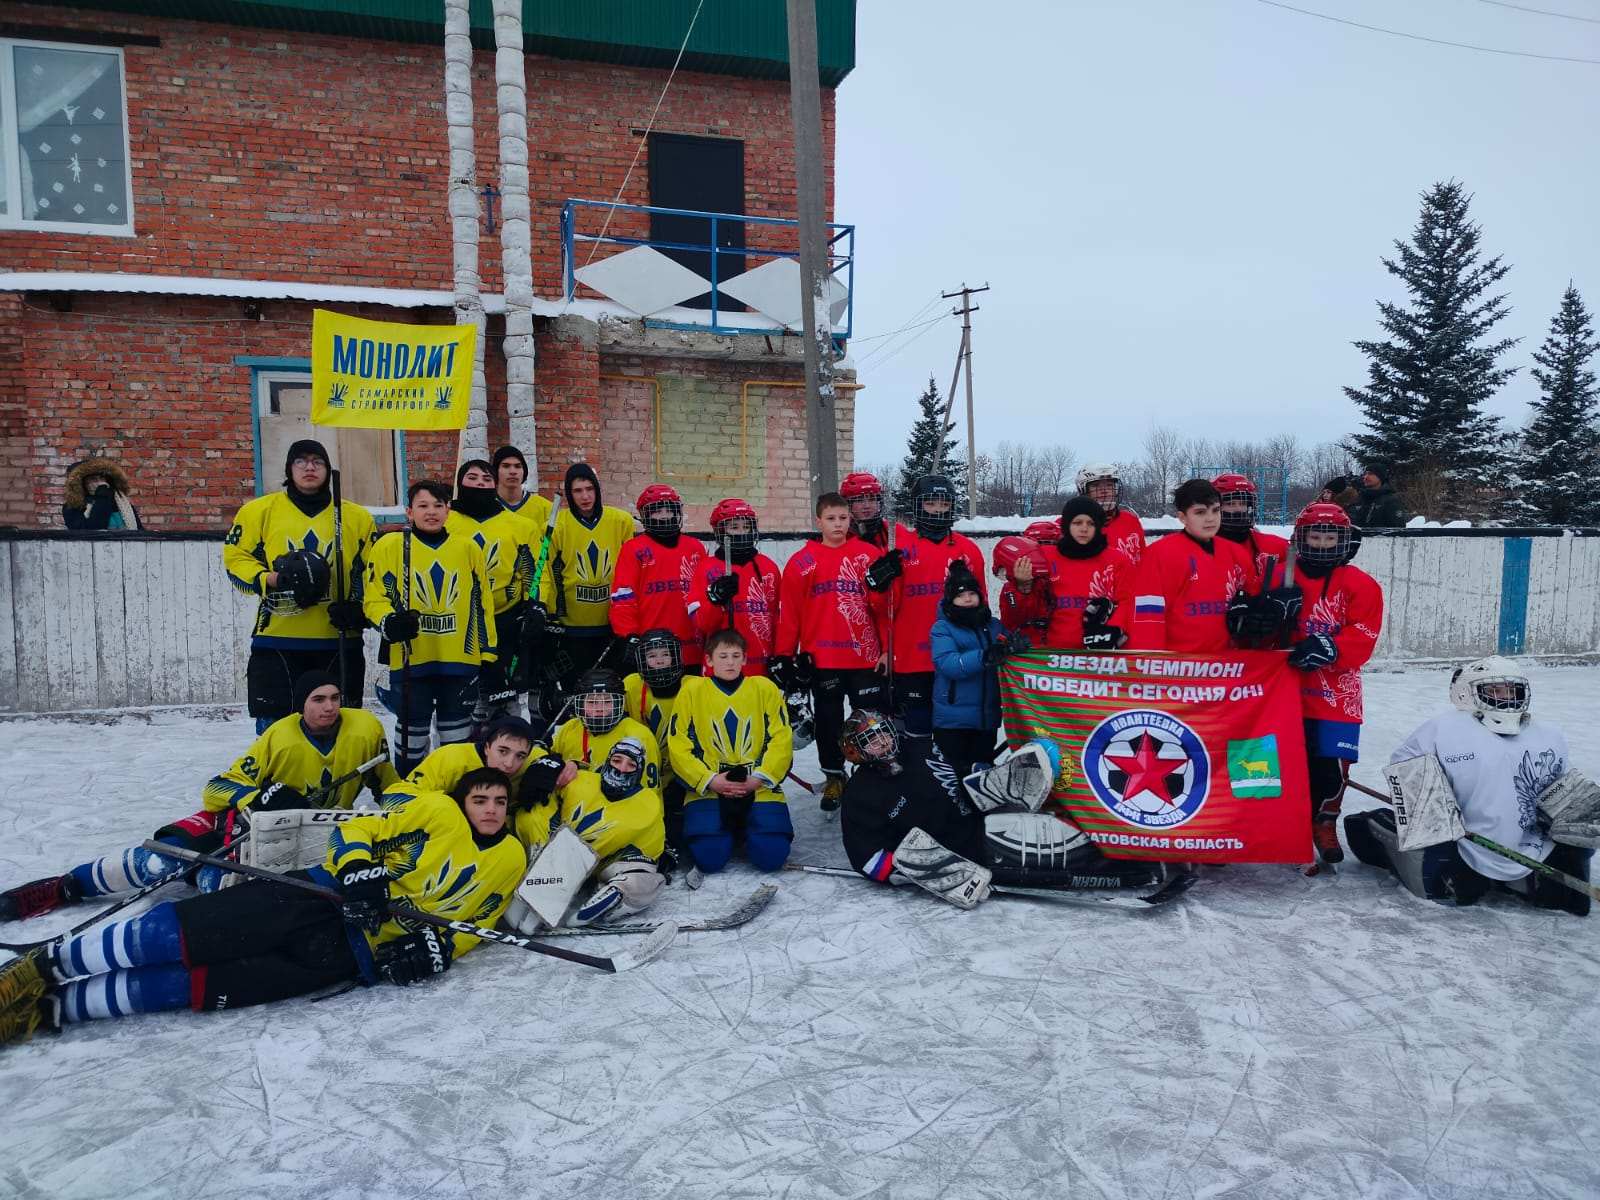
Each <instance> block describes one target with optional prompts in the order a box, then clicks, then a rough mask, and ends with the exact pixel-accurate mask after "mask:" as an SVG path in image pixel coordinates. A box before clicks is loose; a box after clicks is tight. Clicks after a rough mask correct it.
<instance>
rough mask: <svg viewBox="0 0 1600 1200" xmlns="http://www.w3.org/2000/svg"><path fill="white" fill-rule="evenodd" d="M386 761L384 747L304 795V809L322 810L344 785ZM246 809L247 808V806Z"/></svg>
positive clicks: (387, 756)
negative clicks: (329, 798) (356, 765)
mask: <svg viewBox="0 0 1600 1200" xmlns="http://www.w3.org/2000/svg"><path fill="white" fill-rule="evenodd" d="M388 761H389V751H388V749H387V747H386V748H384V749H383V750H380V751H379V752H378V753H377V754H374V755H373V756H372V757H371V758H369V759H367V761H366V762H364V763H362V764H361V765H360V766H358V767H352V768H351V769H350V770H348V771H346V772H345V773H344V774H343V775H341V776H339V777H338V778H337V779H334V780H332V781H331V782H329V783H325V784H323V785H322V786H321V787H319V788H317V789H316V790H315V791H312V792H307V793H306V794H305V796H306V807H307V808H322V807H323V805H324V803H325V802H326V800H327V799H328V797H329V796H331V795H333V794H334V793H335V792H337V791H338V790H339V789H340V788H342V787H343V786H344V785H345V784H347V783H349V782H350V781H351V780H352V779H360V778H361V776H363V775H365V774H366V773H367V772H368V771H370V770H372V768H373V767H375V766H377V765H378V764H379V763H386V762H388ZM246 807H248V805H247V806H246Z"/></svg>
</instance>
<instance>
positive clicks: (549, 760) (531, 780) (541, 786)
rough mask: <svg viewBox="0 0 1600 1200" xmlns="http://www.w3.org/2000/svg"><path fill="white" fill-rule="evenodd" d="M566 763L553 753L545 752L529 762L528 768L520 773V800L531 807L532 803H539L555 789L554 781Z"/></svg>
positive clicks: (559, 775)
mask: <svg viewBox="0 0 1600 1200" xmlns="http://www.w3.org/2000/svg"><path fill="white" fill-rule="evenodd" d="M566 765H567V764H566V763H565V762H563V761H562V759H561V758H560V756H559V755H555V754H546V755H543V756H542V757H540V758H536V759H534V760H533V761H532V762H530V763H529V764H528V769H527V770H526V771H524V772H523V773H522V792H521V799H522V802H523V803H524V804H527V805H528V806H529V807H532V804H536V803H539V802H540V801H542V800H544V798H545V797H546V796H548V795H549V794H550V793H551V792H553V791H555V788H556V781H557V780H558V779H560V778H561V770H562V768H563V767H565V766H566Z"/></svg>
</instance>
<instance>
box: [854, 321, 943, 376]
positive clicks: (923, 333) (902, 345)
mask: <svg viewBox="0 0 1600 1200" xmlns="http://www.w3.org/2000/svg"><path fill="white" fill-rule="evenodd" d="M943 319H944V314H943V313H941V314H940V315H939V320H943ZM935 324H937V322H936V321H929V322H927V324H925V325H924V326H923V327H922V331H921V332H920V333H917V334H915V335H913V336H912V337H909V338H907V339H906V340H905V341H903V342H901V343H900V344H899V345H898V346H896V347H895V348H894V349H893V350H890V351H889V353H888V354H886V355H884V356H883V357H882V358H880V359H878V361H877V362H875V363H874V364H873V366H874V367H881V366H883V364H884V363H886V362H888V361H889V360H890V359H892V358H897V357H898V356H899V354H900V352H901V351H902V350H904V349H906V348H907V347H908V346H910V345H911V344H912V343H913V342H917V341H920V340H921V339H922V338H925V337H927V336H928V330H930V329H932V328H933V327H934V325H935ZM877 353H878V351H876V350H874V351H873V354H877ZM865 367H866V361H865V360H862V362H860V363H858V364H857V365H856V372H857V373H858V374H859V373H860V372H861V371H862V370H864V369H865Z"/></svg>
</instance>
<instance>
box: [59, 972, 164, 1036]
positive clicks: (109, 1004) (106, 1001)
mask: <svg viewBox="0 0 1600 1200" xmlns="http://www.w3.org/2000/svg"><path fill="white" fill-rule="evenodd" d="M189 986H190V985H189V971H188V968H186V967H182V966H179V965H178V964H177V963H165V964H163V965H161V966H156V967H135V968H133V969H132V970H129V971H110V972H108V973H106V974H104V975H96V976H94V977H93V978H92V979H79V980H75V981H74V982H72V983H69V984H67V985H66V986H64V987H63V988H62V989H61V990H60V992H59V993H58V995H59V996H60V999H61V1019H62V1021H64V1022H69V1023H70V1022H77V1021H101V1020H105V1019H106V1018H108V1017H125V1016H127V1015H128V1014H129V1013H141V1012H167V1011H169V1010H171V1009H176V1008H188V1007H189Z"/></svg>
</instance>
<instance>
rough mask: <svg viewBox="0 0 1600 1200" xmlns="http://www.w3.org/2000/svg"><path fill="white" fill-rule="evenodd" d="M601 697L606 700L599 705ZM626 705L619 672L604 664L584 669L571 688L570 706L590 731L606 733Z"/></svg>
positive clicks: (615, 722)
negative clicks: (590, 669)
mask: <svg viewBox="0 0 1600 1200" xmlns="http://www.w3.org/2000/svg"><path fill="white" fill-rule="evenodd" d="M601 699H605V700H607V701H608V702H609V703H607V704H604V705H602V704H600V703H599V701H600V700H601ZM626 705H627V693H626V691H625V690H624V689H623V686H622V676H621V675H618V674H617V673H616V672H615V671H612V670H610V669H608V668H604V667H597V668H595V669H594V670H592V671H585V672H584V673H583V674H582V675H581V676H580V677H579V678H578V685H577V686H576V687H575V688H573V689H572V706H573V708H574V709H575V710H576V711H577V716H578V719H579V720H580V721H582V722H583V727H584V728H585V729H587V730H588V731H589V732H590V733H610V732H611V731H612V730H613V729H615V728H616V727H617V726H618V725H620V724H621V723H622V718H623V715H624V713H625V711H626Z"/></svg>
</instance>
